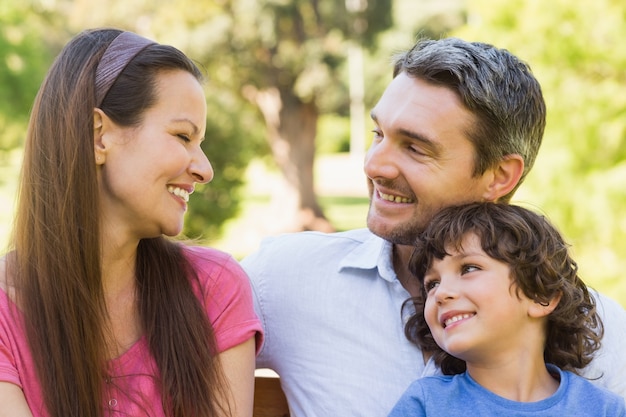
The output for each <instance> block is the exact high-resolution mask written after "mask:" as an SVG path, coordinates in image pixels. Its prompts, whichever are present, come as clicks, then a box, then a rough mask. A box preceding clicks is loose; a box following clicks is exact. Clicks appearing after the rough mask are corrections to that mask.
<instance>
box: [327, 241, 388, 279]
mask: <svg viewBox="0 0 626 417" xmlns="http://www.w3.org/2000/svg"><path fill="white" fill-rule="evenodd" d="M392 254H393V245H392V244H391V242H389V241H386V240H384V239H382V238H380V237H378V236H376V235H375V234H373V233H370V236H369V237H368V238H366V239H364V240H363V241H362V242H361V244H360V245H358V246H356V247H355V248H354V249H353V250H352V251H350V252H349V253H348V254H347V255H346V256H344V258H343V259H342V260H341V261H340V262H339V271H341V270H342V269H344V268H354V269H378V275H379V276H380V277H381V278H383V279H384V280H386V281H389V282H392V281H395V280H396V279H397V277H396V272H395V271H394V269H393V262H392V258H393V257H392Z"/></svg>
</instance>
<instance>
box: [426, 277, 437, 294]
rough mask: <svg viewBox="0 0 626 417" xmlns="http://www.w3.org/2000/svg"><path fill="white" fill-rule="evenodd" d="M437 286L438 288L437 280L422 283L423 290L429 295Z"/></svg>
mask: <svg viewBox="0 0 626 417" xmlns="http://www.w3.org/2000/svg"><path fill="white" fill-rule="evenodd" d="M438 286H439V281H437V280H430V281H424V289H425V290H426V292H427V293H429V292H430V291H431V290H433V289H434V288H436V287H438Z"/></svg>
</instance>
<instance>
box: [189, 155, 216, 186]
mask: <svg viewBox="0 0 626 417" xmlns="http://www.w3.org/2000/svg"><path fill="white" fill-rule="evenodd" d="M189 169H190V172H191V175H192V176H193V178H194V181H196V182H197V183H200V184H206V183H207V182H210V181H211V180H212V179H213V174H214V172H213V167H212V166H211V162H210V161H209V158H207V156H206V154H205V153H204V151H203V150H202V149H201V148H200V147H198V148H197V149H196V150H195V152H194V154H193V155H192V158H191V163H190V165H189Z"/></svg>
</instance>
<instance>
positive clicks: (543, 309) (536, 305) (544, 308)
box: [528, 291, 562, 318]
mask: <svg viewBox="0 0 626 417" xmlns="http://www.w3.org/2000/svg"><path fill="white" fill-rule="evenodd" d="M561 296H562V293H561V292H560V291H559V292H558V293H557V294H556V295H555V296H554V297H552V299H551V300H550V301H549V302H547V303H540V302H538V301H535V302H533V303H531V304H529V307H528V315H529V316H530V317H533V318H542V317H547V316H548V315H549V314H550V313H552V312H553V311H554V309H555V308H556V306H558V305H559V301H561Z"/></svg>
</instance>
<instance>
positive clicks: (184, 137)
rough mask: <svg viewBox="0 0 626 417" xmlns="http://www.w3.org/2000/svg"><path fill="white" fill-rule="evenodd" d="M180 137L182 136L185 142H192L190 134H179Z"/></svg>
mask: <svg viewBox="0 0 626 417" xmlns="http://www.w3.org/2000/svg"><path fill="white" fill-rule="evenodd" d="M177 136H178V137H179V138H181V139H182V140H183V141H185V142H191V139H189V136H187V135H184V134H179V135H177Z"/></svg>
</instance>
